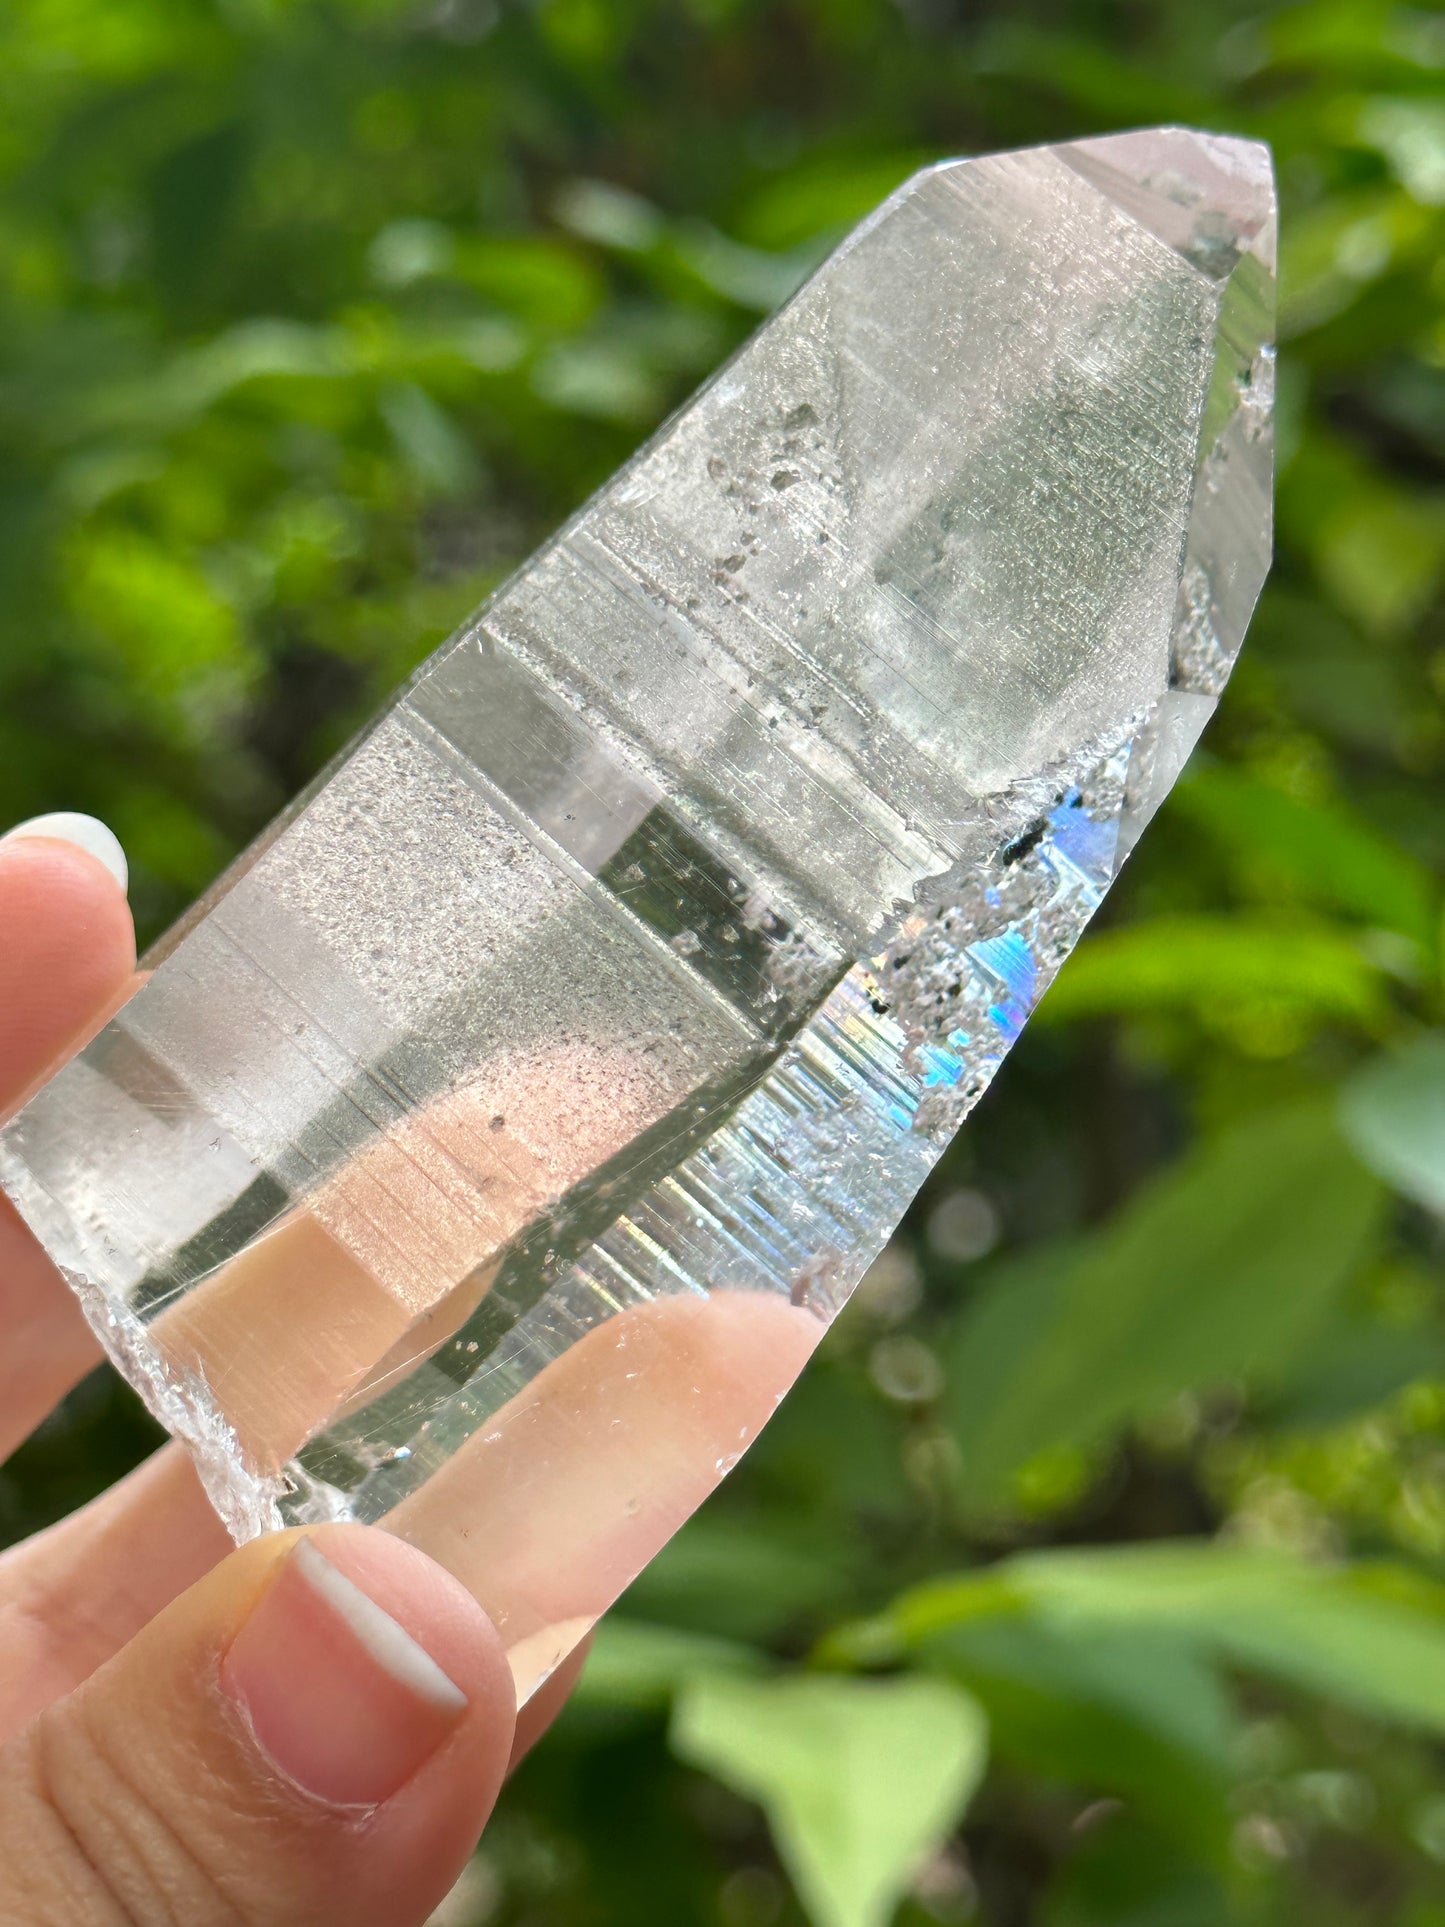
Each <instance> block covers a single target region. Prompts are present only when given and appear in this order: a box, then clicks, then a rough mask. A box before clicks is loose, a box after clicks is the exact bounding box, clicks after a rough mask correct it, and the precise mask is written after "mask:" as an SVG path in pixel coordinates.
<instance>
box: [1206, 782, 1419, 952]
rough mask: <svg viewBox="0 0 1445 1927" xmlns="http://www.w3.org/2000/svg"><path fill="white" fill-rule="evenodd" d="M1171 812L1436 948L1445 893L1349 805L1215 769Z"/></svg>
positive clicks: (1293, 879) (1251, 858) (1309, 888)
mask: <svg viewBox="0 0 1445 1927" xmlns="http://www.w3.org/2000/svg"><path fill="white" fill-rule="evenodd" d="M1170 807H1171V808H1172V809H1174V810H1175V811H1176V812H1178V813H1180V814H1182V815H1185V816H1188V817H1192V818H1193V820H1194V821H1195V822H1196V823H1198V824H1200V825H1201V827H1203V828H1204V829H1206V830H1207V831H1208V832H1209V833H1210V834H1211V835H1212V836H1213V837H1215V838H1216V839H1217V840H1218V842H1219V843H1220V844H1221V845H1222V847H1223V848H1224V849H1225V850H1226V851H1227V852H1228V853H1229V854H1231V855H1232V856H1235V857H1236V858H1237V859H1239V860H1240V861H1241V862H1243V863H1247V864H1248V865H1249V866H1250V868H1251V869H1252V870H1253V871H1254V872H1256V873H1261V872H1267V873H1268V876H1269V879H1270V880H1273V879H1275V878H1278V879H1280V880H1282V881H1284V882H1285V883H1287V884H1288V885H1290V886H1292V887H1293V890H1294V891H1295V892H1296V893H1297V894H1298V895H1300V896H1302V897H1305V898H1308V899H1309V900H1311V901H1313V902H1316V903H1322V904H1328V905H1333V906H1336V907H1338V908H1339V909H1342V910H1349V911H1353V912H1354V913H1355V914H1356V915H1358V916H1362V917H1367V918H1369V919H1370V920H1371V921H1372V922H1375V923H1380V924H1384V925H1386V926H1387V927H1388V928H1390V929H1392V930H1399V931H1403V932H1404V934H1405V935H1406V936H1408V937H1412V938H1414V939H1415V940H1416V941H1417V942H1419V943H1422V944H1425V945H1429V944H1431V943H1433V941H1434V936H1435V928H1436V923H1437V911H1436V899H1437V897H1438V895H1439V891H1438V888H1437V886H1436V884H1435V881H1434V879H1433V878H1432V877H1431V875H1430V873H1429V871H1428V870H1427V869H1426V868H1425V866H1424V865H1423V864H1421V863H1417V862H1416V861H1415V860H1414V858H1413V857H1410V856H1407V855H1406V853H1405V852H1404V851H1403V850H1401V849H1400V848H1399V847H1398V846H1397V845H1396V844H1393V843H1391V842H1389V841H1388V840H1387V839H1386V838H1385V837H1383V836H1381V835H1380V834H1379V833H1378V832H1377V831H1376V830H1374V829H1373V828H1372V827H1371V826H1370V825H1369V824H1368V823H1367V822H1365V821H1364V819H1363V818H1362V817H1360V816H1357V815H1356V814H1355V812H1354V811H1353V810H1351V809H1349V808H1347V807H1346V806H1345V805H1343V804H1340V803H1313V802H1307V801H1305V800H1304V799H1303V798H1301V797H1297V796H1291V795H1289V794H1288V793H1287V792H1285V791H1284V790H1281V789H1278V788H1276V787H1275V786H1274V785H1273V784H1271V783H1264V782H1261V781H1260V779H1259V778H1258V777H1256V776H1250V775H1248V774H1246V773H1245V772H1244V771H1242V770H1234V769H1226V768H1223V767H1221V766H1214V767H1212V768H1205V769H1201V770H1199V771H1198V772H1197V773H1194V774H1191V775H1189V776H1187V777H1186V779H1185V780H1184V781H1183V782H1182V783H1181V784H1180V785H1179V788H1178V789H1177V790H1176V791H1175V793H1174V797H1173V799H1172V801H1171V805H1170Z"/></svg>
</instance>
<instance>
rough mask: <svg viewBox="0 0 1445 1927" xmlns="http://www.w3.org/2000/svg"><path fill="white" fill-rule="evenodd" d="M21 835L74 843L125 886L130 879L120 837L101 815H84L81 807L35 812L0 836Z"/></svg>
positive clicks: (0, 840) (5, 839)
mask: <svg viewBox="0 0 1445 1927" xmlns="http://www.w3.org/2000/svg"><path fill="white" fill-rule="evenodd" d="M21 836H48V837H54V838H55V840H56V841H57V842H59V843H73V844H74V845H75V846H76V848H77V849H78V850H84V851H85V853H86V855H87V856H93V857H94V858H95V860H96V862H97V863H103V864H104V865H105V867H106V869H107V870H109V871H110V873H111V875H112V876H113V877H114V878H115V880H116V882H117V883H118V884H119V885H120V887H121V889H122V890H124V889H125V887H126V885H127V884H128V883H129V881H130V870H129V867H128V866H127V864H126V860H125V851H124V850H123V849H122V848H121V847H120V839H119V837H117V835H116V833H115V831H114V830H112V829H108V828H107V826H106V825H105V824H104V823H102V822H101V820H100V818H99V817H98V816H83V815H82V814H81V813H80V811H79V810H52V811H51V812H50V814H49V815H48V816H32V817H31V818H30V820H29V821H28V822H26V823H17V824H16V825H15V828H14V829H13V830H7V831H6V832H5V834H4V836H0V843H8V842H10V840H11V838H12V837H21Z"/></svg>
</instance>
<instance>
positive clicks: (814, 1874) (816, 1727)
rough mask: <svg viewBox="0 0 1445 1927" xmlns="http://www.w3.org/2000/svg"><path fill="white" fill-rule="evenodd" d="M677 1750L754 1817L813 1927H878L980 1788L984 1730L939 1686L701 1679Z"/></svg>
mask: <svg viewBox="0 0 1445 1927" xmlns="http://www.w3.org/2000/svg"><path fill="white" fill-rule="evenodd" d="M672 1745H673V1750H674V1751H675V1752H676V1753H678V1754H679V1755H680V1756H681V1757H682V1758H683V1759H685V1760H687V1761H689V1762H690V1763H691V1764H693V1765H694V1766H699V1767H701V1768H703V1769H704V1771H706V1772H709V1773H712V1774H714V1775H715V1776H716V1777H717V1778H718V1779H720V1780H722V1781H723V1782H724V1783H725V1784H726V1785H728V1786H731V1787H732V1788H733V1789H734V1790H735V1791H736V1792H738V1793H741V1794H744V1795H745V1796H746V1797H748V1798H749V1799H754V1800H757V1801H758V1802H759V1803H760V1804H761V1805H762V1806H763V1808H764V1809H765V1810H766V1812H767V1815H768V1819H769V1823H770V1824H771V1826H772V1829H773V1835H774V1838H775V1839H776V1841H777V1845H778V1851H779V1853H780V1854H781V1855H782V1857H783V1860H784V1862H785V1863H786V1865H787V1867H788V1871H789V1873H790V1874H791V1876H792V1878H793V1881H794V1882H795V1884H796V1886H797V1889H798V1893H799V1897H800V1898H801V1900H802V1902H803V1905H804V1907H805V1908H806V1909H807V1912H808V1915H809V1917H810V1919H811V1920H812V1921H813V1923H814V1927H885V1923H886V1922H887V1921H888V1920H889V1919H890V1918H891V1916H892V1913H893V1910H894V1908H895V1907H896V1906H897V1904H898V1901H899V1900H900V1898H901V1897H902V1895H903V1894H904V1892H905V1891H906V1890H907V1888H908V1885H909V1883H910V1881H911V1879H912V1877H913V1875H914V1873H915V1872H916V1871H917V1868H918V1866H919V1863H920V1862H921V1861H922V1860H923V1858H924V1857H925V1855H926V1854H927V1853H928V1852H929V1850H930V1849H931V1848H933V1847H935V1846H937V1845H938V1844H939V1842H940V1841H942V1840H944V1839H945V1838H946V1837H947V1836H948V1834H949V1833H950V1832H951V1831H952V1829H953V1828H954V1826H955V1825H956V1824H957V1823H958V1820H959V1819H960V1817H961V1816H962V1814H963V1811H964V1809H965V1807H966V1806H967V1805H968V1802H969V1799H970V1798H971V1796H972V1794H973V1792H974V1789H975V1788H976V1787H977V1785H978V1783H979V1780H980V1779H981V1778H982V1775H983V1770H984V1766H985V1763H986V1760H987V1755H988V1727H987V1721H986V1720H985V1717H984V1715H983V1712H982V1710H981V1709H980V1707H979V1705H978V1703H977V1701H975V1700H974V1699H973V1698H972V1697H971V1696H970V1695H968V1694H966V1693H964V1692H963V1691H961V1690H960V1689H959V1688H957V1687H956V1686H953V1685H950V1684H948V1683H946V1682H944V1681H942V1680H933V1679H919V1678H910V1679H890V1680H863V1679H846V1678H835V1677H831V1676H823V1675H820V1676H815V1677H797V1676H794V1677H789V1678H781V1679H771V1680H744V1679H727V1678H705V1679H701V1680H698V1681H695V1682H694V1683H693V1684H692V1685H691V1686H689V1687H687V1688H686V1689H685V1690H684V1692H683V1694H682V1696H681V1698H680V1699H679V1701H678V1704H677V1709H676V1712H675V1714H674V1717H673V1726H672Z"/></svg>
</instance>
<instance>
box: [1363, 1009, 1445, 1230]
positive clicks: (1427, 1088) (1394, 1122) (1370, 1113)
mask: <svg viewBox="0 0 1445 1927" xmlns="http://www.w3.org/2000/svg"><path fill="white" fill-rule="evenodd" d="M1340 1119H1341V1122H1342V1124H1343V1125H1344V1129H1345V1133H1346V1135H1347V1136H1348V1137H1349V1140H1350V1142H1351V1143H1352V1144H1353V1145H1354V1147H1355V1149H1356V1151H1358V1152H1359V1154H1360V1156H1361V1157H1362V1158H1363V1159H1364V1160H1365V1162H1366V1163H1367V1164H1368V1165H1369V1166H1370V1168H1371V1170H1373V1171H1377V1172H1378V1173H1379V1174H1380V1176H1381V1177H1382V1178H1384V1179H1385V1180H1386V1182H1387V1183H1389V1184H1392V1185H1394V1187H1395V1188H1396V1190H1397V1191H1403V1192H1404V1194H1405V1196H1406V1197H1407V1198H1413V1199H1414V1200H1415V1202H1416V1203H1417V1204H1423V1205H1424V1206H1425V1207H1426V1208H1427V1209H1428V1210H1431V1211H1438V1212H1440V1213H1442V1214H1445V1034H1442V1033H1441V1032H1438V1031H1436V1032H1431V1033H1429V1034H1427V1035H1425V1036H1421V1037H1417V1038H1416V1039H1415V1040H1414V1042H1413V1043H1411V1044H1409V1045H1407V1046H1406V1047H1405V1048H1404V1049H1403V1050H1400V1051H1396V1052H1394V1053H1392V1054H1390V1055H1388V1056H1381V1057H1377V1058H1376V1059H1375V1060H1374V1062H1373V1063H1371V1064H1369V1065H1367V1066H1366V1067H1365V1069H1364V1070H1362V1071H1361V1072H1360V1073H1359V1074H1358V1075H1357V1076H1356V1077H1355V1078H1353V1079H1352V1080H1351V1082H1350V1083H1349V1084H1347V1085H1346V1086H1345V1089H1344V1091H1343V1093H1342V1094H1341V1099H1340Z"/></svg>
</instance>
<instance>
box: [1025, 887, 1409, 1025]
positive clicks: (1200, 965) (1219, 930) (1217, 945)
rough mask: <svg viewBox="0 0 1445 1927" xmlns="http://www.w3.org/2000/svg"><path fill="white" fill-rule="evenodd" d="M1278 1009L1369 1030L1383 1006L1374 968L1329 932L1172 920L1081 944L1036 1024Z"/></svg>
mask: <svg viewBox="0 0 1445 1927" xmlns="http://www.w3.org/2000/svg"><path fill="white" fill-rule="evenodd" d="M1281 1008H1283V1009H1288V1010H1294V1011H1298V1012H1300V1013H1302V1014H1304V1015H1306V1016H1312V1017H1315V1018H1318V1019H1320V1020H1323V1021H1326V1022H1328V1021H1331V1020H1334V1021H1339V1022H1343V1023H1353V1024H1360V1025H1363V1026H1365V1027H1366V1028H1370V1027H1373V1026H1374V1025H1376V1024H1377V1023H1378V1022H1379V1020H1380V1017H1381V1013H1382V1011H1383V1008H1384V998H1383V994H1382V991H1381V987H1380V979H1379V975H1378V973H1377V971H1376V970H1375V968H1374V966H1373V965H1372V964H1371V963H1370V962H1369V960H1368V959H1367V958H1366V957H1365V956H1364V955H1363V954H1362V953H1361V952H1360V950H1359V949H1357V948H1356V946H1355V944H1354V943H1353V942H1352V941H1351V940H1350V939H1349V938H1348V937H1346V936H1344V935H1342V934H1341V933H1339V932H1337V931H1334V930H1331V929H1329V928H1328V927H1325V926H1322V925H1318V924H1304V923H1301V924H1289V923H1285V922H1282V921H1279V920H1276V919H1271V918H1265V917H1244V916H1238V915H1235V916H1228V917H1225V916H1205V915H1199V916H1187V915H1175V916H1162V917H1154V918H1151V919H1150V920H1149V921H1148V922H1147V923H1136V924H1131V925H1129V926H1128V927H1127V928H1124V929H1118V930H1103V931H1099V932H1097V933H1096V934H1094V935H1092V936H1089V937H1087V938H1086V939H1085V941H1084V942H1083V943H1082V944H1081V945H1080V946H1079V949H1078V951H1077V952H1076V953H1075V955H1074V956H1073V957H1071V958H1070V959H1069V962H1068V964H1067V965H1066V966H1065V968H1064V969H1063V970H1062V971H1061V972H1060V973H1059V977H1058V980H1057V982H1056V983H1055V984H1054V985H1053V987H1052V988H1051V989H1050V991H1049V992H1048V995H1047V996H1046V997H1045V999H1044V1001H1043V1004H1042V1006H1041V1008H1040V1012H1039V1016H1040V1018H1041V1019H1042V1020H1044V1021H1046V1022H1048V1023H1060V1022H1068V1021H1069V1020H1071V1019H1076V1018H1080V1017H1097V1016H1100V1015H1103V1014H1104V1013H1107V1012H1124V1013H1131V1012H1138V1011H1156V1010H1178V1011H1188V1012H1193V1013H1194V1014H1196V1015H1199V1016H1203V1017H1206V1018H1207V1017H1209V1016H1211V1015H1213V1014H1216V1013H1222V1014H1226V1015H1228V1014H1231V1013H1237V1012H1239V1011H1240V1010H1241V1009H1245V1010H1249V1009H1264V1010H1270V1009H1281Z"/></svg>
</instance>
